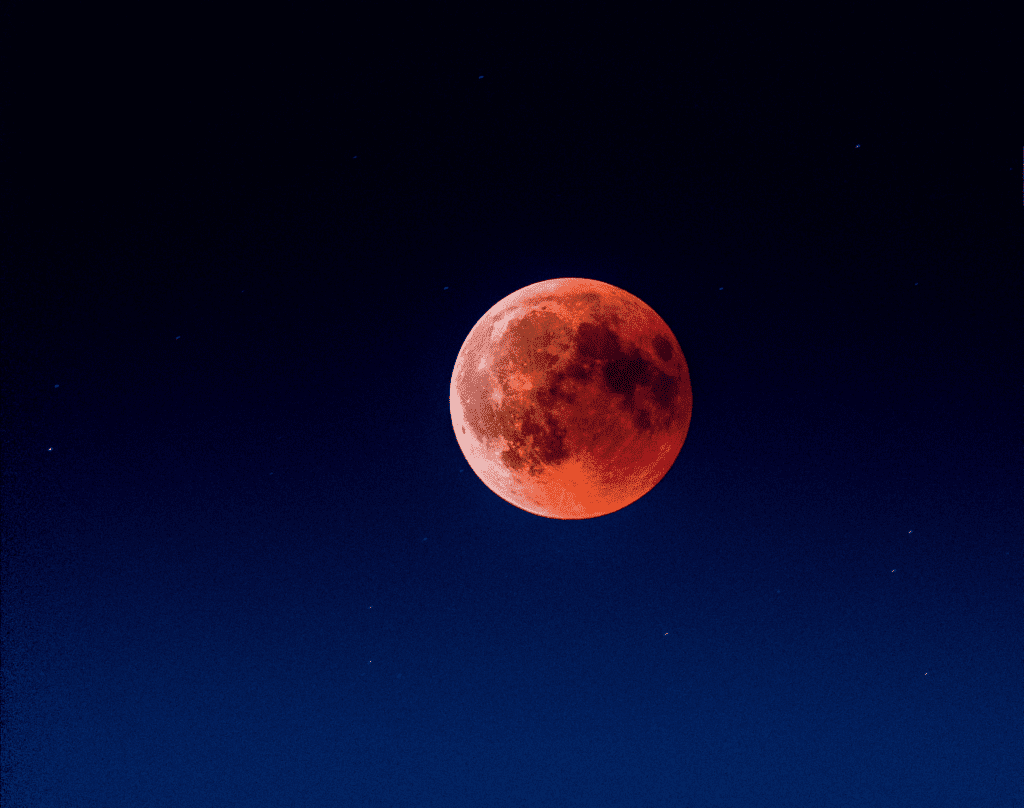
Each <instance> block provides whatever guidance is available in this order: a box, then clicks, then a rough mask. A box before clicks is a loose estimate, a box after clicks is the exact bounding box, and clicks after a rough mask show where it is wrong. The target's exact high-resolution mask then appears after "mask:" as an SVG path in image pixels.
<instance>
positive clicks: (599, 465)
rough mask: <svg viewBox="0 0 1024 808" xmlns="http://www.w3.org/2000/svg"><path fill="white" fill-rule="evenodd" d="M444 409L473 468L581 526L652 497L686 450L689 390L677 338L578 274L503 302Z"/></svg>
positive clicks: (504, 493) (466, 346) (637, 303)
mask: <svg viewBox="0 0 1024 808" xmlns="http://www.w3.org/2000/svg"><path fill="white" fill-rule="evenodd" d="M449 393H450V397H449V403H450V407H451V414H452V425H453V426H454V427H455V437H456V438H457V439H458V441H459V447H460V448H461V449H462V453H463V454H464V455H465V456H466V460H468V461H469V465H470V467H471V468H472V469H473V471H474V472H476V475H477V476H478V477H479V478H480V479H481V480H483V482H484V484H485V485H487V487H488V488H490V489H491V490H492V491H493V492H494V493H495V494H497V495H498V496H500V497H501V498H502V499H504V500H506V501H507V502H510V503H512V504H513V505H515V506H516V507H517V508H522V509H523V510H524V511H529V512H530V513H533V514H537V515H538V516H546V517H549V518H551V519H589V518H591V517H594V516H603V515H604V514H607V513H612V512H614V511H617V510H620V509H621V508H625V507H626V506H627V505H629V504H631V503H633V502H636V500H638V499H640V497H642V496H643V495H644V494H646V493H647V492H648V491H650V490H651V489H652V488H653V487H654V486H655V485H657V484H658V482H659V481H660V480H661V478H662V477H664V476H665V474H666V473H667V472H668V470H669V468H671V466H672V464H673V463H674V462H675V459H676V457H677V456H678V455H679V450H680V449H682V448H683V441H684V440H685V439H686V431H687V429H689V426H690V412H691V409H692V406H693V394H692V391H691V389H690V372H689V369H688V368H687V366H686V359H685V358H684V357H683V352H682V350H681V349H680V348H679V342H678V341H677V340H676V338H675V335H674V334H673V333H672V331H671V329H670V328H669V327H668V326H667V325H666V324H665V321H664V320H662V319H661V317H659V316H658V315H657V314H656V313H655V311H654V310H653V309H652V308H651V307H650V306H648V305H647V304H646V303H644V302H643V301H642V300H640V299H639V298H637V297H634V296H633V295H631V294H630V293H629V292H626V291H624V290H622V289H619V288H618V287H616V286H611V285H610V284H607V283H601V282H600V281H594V280H588V279H586V278H556V279H554V280H549V281H543V282H542V283H535V284H533V285H531V286H527V287H524V288H523V289H520V290H519V291H518V292H513V293H512V294H511V295H509V296H508V297H506V298H504V299H503V300H500V301H499V302H498V303H496V304H495V305H494V306H492V307H491V309H490V310H489V311H488V312H487V313H486V314H485V315H484V316H483V317H481V318H480V320H479V321H478V322H477V324H476V325H475V326H473V329H472V331H470V332H469V336H468V337H466V341H465V342H464V343H463V344H462V348H461V350H460V351H459V356H458V359H456V361H455V369H454V371H453V372H452V381H451V388H450V391H449Z"/></svg>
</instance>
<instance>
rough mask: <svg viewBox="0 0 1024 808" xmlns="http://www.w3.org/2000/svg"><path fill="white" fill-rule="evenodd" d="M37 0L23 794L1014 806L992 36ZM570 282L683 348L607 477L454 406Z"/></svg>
mask: <svg viewBox="0 0 1024 808" xmlns="http://www.w3.org/2000/svg"><path fill="white" fill-rule="evenodd" d="M24 13H25V14H27V13H29V12H27V11H25V12H24ZM83 13H84V12H83ZM353 20H354V21H353ZM673 20H674V18H673ZM107 22H112V20H111V21H107ZM541 23H543V24H541ZM670 23H671V24H670ZM24 24H25V26H26V30H27V31H41V30H45V31H46V36H45V37H43V36H42V34H40V35H39V36H40V42H41V45H40V47H39V48H36V49H35V50H33V51H32V53H31V54H27V55H26V56H25V58H24V59H23V60H20V61H17V62H16V64H15V65H14V68H13V71H12V74H11V76H10V80H11V82H12V83H13V84H14V85H15V92H14V99H13V104H14V105H15V109H16V110H17V111H18V113H19V114H18V115H14V116H11V123H10V137H9V138H5V143H6V145H5V146H4V150H5V151H6V152H8V154H7V157H6V158H5V159H6V160H8V161H9V163H8V165H9V168H10V176H11V177H13V180H14V181H13V183H12V188H13V191H14V193H13V194H12V195H11V197H10V204H9V205H7V206H6V209H7V210H8V214H9V215H6V217H5V219H6V223H7V224H6V225H5V227H6V229H7V231H8V233H7V238H6V239H5V240H6V242H7V245H8V246H7V247H6V248H5V250H4V253H5V255H6V257H5V259H4V262H3V263H4V270H3V275H4V279H3V294H2V303H0V305H2V307H3V308H2V315H3V316H2V328H3V344H2V371H3V374H2V383H3V434H2V438H3V454H2V467H3V491H2V494H3V499H2V519H3V521H2V536H3V558H2V563H3V569H2V571H3V581H2V585H3V591H2V594H3V636H2V643H3V646H2V654H3V656H2V664H3V680H2V681H3V737H2V747H3V749H2V760H3V803H4V808H16V807H18V808H20V806H47V807H49V806H54V807H55V808H58V807H59V808H66V807H68V806H104V807H106V808H114V807H115V806H126V807H127V806H131V807H132V808H138V807H140V806H236V805H237V806H292V805H294V806H321V805H323V806H354V807H357V808H361V807H362V806H367V808H371V807H372V808H376V807H378V806H381V807H383V806H439V807H443V808H455V807H456V806H487V807H488V808H498V806H531V807H534V806H535V807H538V808H539V807H540V806H556V807H557V808H574V806H593V807H595V808H597V807H598V806H682V807H683V808H698V807H700V806H715V807H725V806H736V808H757V807H758V806H804V805H806V806H815V808H833V806H836V807H838V806H851V807H852V806H901V807H905V806H918V805H921V806H929V808H940V807H941V806H950V808H954V807H955V808H963V806H979V807H981V806H989V807H991V808H1002V807H1003V806H1005V807H1006V808H1009V806H1013V805H1020V804H1021V800H1022V788H1021V777H1020V759H1021V754H1022V751H1024V750H1022V744H1021V730H1022V722H1021V708H1022V688H1021V682H1022V676H1021V674H1022V670H1021V664H1020V653H1019V652H1020V640H1021V637H1020V611H1021V609H1020V596H1021V587H1020V584H1021V572H1022V568H1021V561H1022V554H1021V536H1022V535H1024V519H1022V515H1021V507H1020V491H1021V485H1022V482H1024V480H1022V475H1021V470H1022V464H1021V459H1022V457H1021V447H1022V440H1021V439H1022V428H1021V413H1022V404H1024V401H1022V398H1024V397H1022V393H1024V379H1022V376H1021V367H1022V352H1021V336H1020V329H1021V317H1020V310H1021V308H1020V307H1021V299H1022V298H1021V292H1022V284H1021V271H1020V266H1021V262H1020V243H1019V232H1020V231H1019V227H1020V225H1019V220H1018V219H1016V218H1015V219H1014V220H1012V221H1011V220H1010V219H1009V213H1008V212H1007V211H1009V210H1010V208H1011V207H1012V208H1013V210H1014V213H1015V215H1016V210H1017V209H1016V207H1015V205H1016V202H1015V198H1014V199H1012V200H1011V196H1012V194H1010V193H1009V188H1010V186H1011V184H1013V189H1014V194H1015V187H1016V186H1015V183H1016V174H1015V173H1014V172H1016V170H1017V168H1016V151H1015V148H1016V147H1014V149H1013V150H1006V154H1005V159H1003V155H1001V154H1000V153H999V150H998V149H995V148H994V149H992V150H991V157H990V156H989V154H988V153H987V152H986V151H985V150H984V149H979V148H977V147H976V146H975V145H974V144H972V143H971V142H970V137H969V135H967V134H965V133H964V129H963V119H964V111H963V110H964V107H962V106H961V107H957V106H956V104H955V103H954V102H953V101H951V100H950V98H951V94H952V96H953V97H955V98H958V99H961V100H964V99H966V101H965V103H968V107H969V95H970V93H969V92H968V90H969V88H965V87H964V86H963V85H961V84H959V83H958V82H957V76H959V75H960V73H959V71H960V68H961V65H960V62H959V61H958V59H959V57H956V56H955V55H949V54H948V53H945V52H944V51H943V49H942V45H941V43H932V42H931V41H930V40H929V39H928V37H927V36H924V35H923V34H918V35H917V36H919V39H908V38H907V37H908V36H910V32H908V31H905V30H897V29H893V30H892V31H891V33H889V34H886V35H885V36H884V37H883V36H881V35H878V34H874V35H871V36H868V37H867V38H866V39H863V40H858V41H857V43H856V44H853V45H846V44H843V42H842V41H840V40H839V39H837V37H836V36H835V34H836V30H839V29H838V28H837V29H836V30H832V29H829V30H827V31H826V30H824V29H823V30H822V32H821V36H817V37H816V36H808V37H797V36H795V35H789V36H788V38H787V37H785V36H783V33H782V28H780V30H779V31H778V32H775V31H773V29H771V27H770V26H768V23H767V22H766V21H765V20H760V19H745V20H743V21H737V20H732V19H729V20H720V21H696V20H695V21H693V22H692V23H688V24H686V25H676V24H675V23H674V21H670V20H668V19H666V20H659V19H654V18H650V19H633V18H631V19H630V20H627V21H622V20H612V19H608V20H599V19H596V18H592V17H589V16H588V17H587V19H585V20H574V21H572V23H571V24H570V23H561V22H559V21H557V20H554V19H550V20H546V21H541V22H537V21H534V20H532V18H530V17H529V15H526V14H525V13H524V14H523V16H522V17H517V16H516V14H515V12H508V16H507V18H502V19H500V20H498V19H497V18H495V19H490V18H488V19H484V18H482V17H477V18H465V17H462V16H459V15H456V14H454V13H448V12H443V11H438V12H437V16H436V17H431V18H429V19H423V20H412V21H408V20H406V21H404V23H403V25H402V26H400V27H395V26H394V25H393V24H390V23H389V24H383V23H381V22H380V21H368V20H364V19H362V18H352V19H350V20H349V21H348V23H340V24H334V23H333V22H332V21H331V20H328V19H327V18H323V19H315V18H314V17H312V16H310V17H307V18H304V19H298V18H297V17H296V18H295V19H290V18H289V19H282V20H277V19H267V20H257V21H254V22H247V23H246V27H244V29H239V28H238V27H237V25H236V22H235V21H233V20H217V19H213V20H208V21H207V22H204V24H203V25H202V26H199V25H193V24H192V22H191V21H189V20H186V19H179V20H162V21H158V22H154V21H152V20H151V21H148V22H146V23H145V24H144V23H143V22H142V21H138V25H139V26H140V27H139V31H140V33H139V34H138V36H135V37H131V36H129V37H127V38H124V39H119V38H116V37H115V36H114V35H113V33H112V31H113V30H114V28H111V27H110V26H108V25H107V24H106V22H104V20H103V19H98V20H97V19H93V18H91V17H90V18H89V19H88V20H86V19H85V18H83V19H81V20H79V19H75V18H73V17H72V18H63V19H62V20H61V21H60V22H52V21H50V22H47V23H46V24H45V26H44V25H43V22H42V21H41V20H40V19H36V18H33V19H31V20H29V19H28V18H27V17H26V20H25V22H24ZM86 24H87V25H88V26H95V28H96V30H97V32H98V33H97V34H96V36H95V37H93V36H84V35H83V34H82V28H81V26H83V25H86ZM150 24H152V25H155V26H156V28H157V29H159V31H160V32H163V33H162V35H160V34H152V35H150V34H146V35H143V34H142V33H141V31H142V30H143V29H145V30H146V31H149V30H150V29H149V28H146V25H150ZM838 25H839V27H840V28H841V27H842V25H843V24H842V23H839V24H838ZM250 27H251V30H250ZM115 28H117V27H116V26H115ZM783 28H784V26H783ZM89 30H90V31H91V30H92V29H91V28H90V29H89ZM117 30H121V29H120V28H117ZM776 34H778V35H776ZM153 37H156V38H155V39H154V38H153ZM851 41H852V40H851ZM940 54H942V59H941V60H940V59H939V58H938V56H939V55H940ZM964 58H966V57H964ZM1011 180H1012V183H1011ZM1001 199H1005V205H1004V204H1002V203H1000V202H998V200H1001ZM990 200H996V201H997V202H996V203H994V202H992V201H990ZM997 203H998V204H997ZM555 277H587V278H594V279H597V280H601V281H604V282H607V283H611V284H614V285H616V286H620V287H622V288H624V289H626V290H628V291H629V292H631V293H632V294H635V295H636V296H638V297H640V298H641V299H642V300H644V301H645V302H646V303H647V304H648V305H650V306H651V307H652V308H654V309H655V311H657V312H658V314H659V315H660V316H661V317H662V318H663V319H664V320H665V321H666V322H667V323H668V324H669V326H670V327H671V328H672V330H673V331H674V333H675V335H676V337H677V338H678V340H679V342H680V344H681V346H682V348H683V352H684V354H685V356H686V359H687V362H688V364H689V369H690V374H691V380H692V386H693V400H694V403H693V416H692V421H691V426H690V430H689V434H688V437H687V439H686V443H685V445H684V446H683V449H682V451H681V453H680V455H679V458H678V460H677V461H676V463H675V465H674V466H673V468H672V469H671V470H670V472H669V473H668V475H667V476H666V477H665V478H664V480H663V481H662V482H661V483H660V484H659V485H657V486H656V487H655V488H654V489H653V490H652V491H651V492H650V493H649V494H647V495H646V496H644V497H643V498H641V499H640V500H639V501H637V502H636V503H634V504H633V505H631V506H629V507H627V508H625V509H623V510H621V511H618V512H616V513H613V514H610V515H607V516H604V517H600V518H597V519H590V520H582V521H559V520H548V519H543V518H540V517H536V516H533V515H531V514H528V513H526V512H524V511H521V510H518V509H516V508H515V507H513V506H511V505H509V504H508V503H506V502H505V501H504V500H502V499H500V498H499V497H498V496H496V495H495V494H493V493H492V492H491V491H489V490H488V489H487V488H486V487H485V486H484V485H483V483H482V482H480V480H479V479H477V478H476V477H475V475H474V474H473V472H472V470H471V469H470V468H469V465H468V464H467V462H466V461H465V459H464V457H463V456H462V454H461V452H460V450H459V447H458V444H457V443H456V440H455V436H454V433H453V429H452V424H451V420H450V416H449V409H448V389H449V381H450V376H451V371H452V368H453V365H454V362H455V358H456V355H457V353H458V350H459V348H460V346H461V344H462V341H463V340H464V339H465V337H466V335H467V334H468V333H469V330H470V329H471V328H472V326H473V325H474V323H475V322H476V321H477V319H478V318H479V317H480V316H481V315H482V314H483V313H484V312H485V311H487V309H489V308H490V307H491V306H492V305H494V303H496V302H497V301H498V300H500V299H501V298H503V297H505V296H506V295H508V294H510V293H511V292H513V291H515V290H516V289H519V288H521V287H523V286H526V285H528V284H531V283H535V282H537V281H541V280H545V279H548V278H555Z"/></svg>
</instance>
